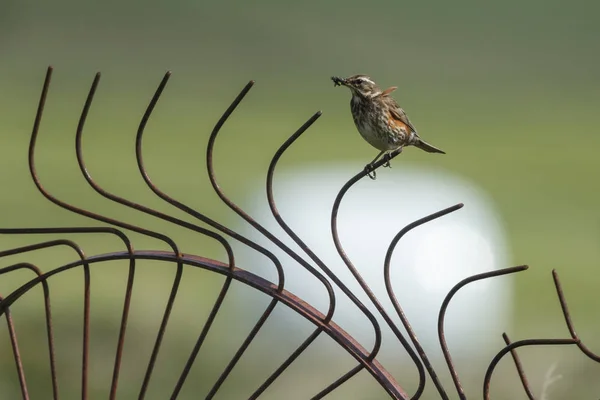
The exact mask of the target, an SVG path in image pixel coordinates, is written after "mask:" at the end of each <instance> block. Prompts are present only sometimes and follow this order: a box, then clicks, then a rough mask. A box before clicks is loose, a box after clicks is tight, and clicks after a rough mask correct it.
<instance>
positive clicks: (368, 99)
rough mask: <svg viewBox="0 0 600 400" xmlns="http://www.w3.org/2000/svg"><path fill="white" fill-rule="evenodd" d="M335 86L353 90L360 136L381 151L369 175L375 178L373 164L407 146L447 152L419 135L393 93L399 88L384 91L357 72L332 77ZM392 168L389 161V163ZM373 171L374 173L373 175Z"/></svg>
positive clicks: (370, 168) (352, 104) (355, 118)
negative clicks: (355, 73) (356, 73)
mask: <svg viewBox="0 0 600 400" xmlns="http://www.w3.org/2000/svg"><path fill="white" fill-rule="evenodd" d="M331 80H332V81H333V83H334V86H346V87H347V88H349V89H350V91H351V92H352V100H350V109H351V110H352V118H353V119H354V124H355V125H356V128H357V129H358V132H359V133H360V135H361V136H362V137H363V138H364V139H365V140H366V141H367V142H369V144H370V145H371V146H373V147H375V148H376V149H378V150H380V153H379V154H378V155H377V157H375V159H374V160H373V161H371V163H369V164H367V166H366V167H365V168H367V170H369V177H371V178H372V179H375V171H373V170H372V166H373V164H374V163H375V162H376V161H377V160H378V159H379V157H381V156H382V155H384V154H385V156H386V157H387V156H389V153H391V152H393V151H394V150H400V151H401V150H402V148H403V147H404V146H415V147H418V148H420V149H421V150H425V151H426V152H428V153H441V154H446V153H445V152H443V151H442V150H440V149H438V148H436V147H434V146H432V145H430V144H429V143H427V142H425V141H424V140H423V139H421V138H420V137H419V135H418V134H417V130H416V129H415V127H414V126H413V124H411V122H410V121H409V119H408V116H407V115H406V113H405V112H404V110H403V109H402V108H400V106H399V105H398V103H396V100H394V99H393V98H392V97H391V96H390V94H391V93H392V92H393V91H394V90H396V89H397V88H396V87H390V88H388V89H386V90H383V91H382V90H381V89H380V88H379V86H377V84H376V83H375V82H373V80H372V79H371V78H369V77H368V76H366V75H354V76H351V77H348V78H345V79H343V78H338V77H336V76H333V77H331ZM385 166H387V167H389V166H390V163H389V160H388V161H387V163H386V164H385ZM371 173H372V175H371Z"/></svg>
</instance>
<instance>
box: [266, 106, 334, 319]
mask: <svg viewBox="0 0 600 400" xmlns="http://www.w3.org/2000/svg"><path fill="white" fill-rule="evenodd" d="M321 114H322V113H321V111H318V112H316V113H315V114H313V116H312V117H310V118H309V119H308V120H307V121H306V122H305V123H304V124H302V126H301V127H300V128H298V129H297V130H296V132H294V134H293V135H292V136H290V138H289V139H288V140H286V142H285V143H284V144H283V145H282V146H281V147H280V148H279V149H278V150H277V152H276V153H275V155H274V156H273V158H272V159H271V163H270V164H269V170H268V172H267V199H268V204H269V208H270V209H271V213H272V214H273V217H274V218H275V220H276V221H277V223H278V224H279V226H281V228H283V230H284V231H285V232H286V233H287V234H288V235H289V236H290V237H291V238H292V239H293V240H294V242H296V244H298V246H300V248H301V249H302V250H303V251H304V252H305V253H306V254H307V255H308V256H309V257H310V258H311V260H313V262H314V263H315V264H317V265H318V266H319V268H321V269H322V270H323V271H324V272H325V273H326V274H327V276H329V278H331V279H332V280H334V281H335V280H338V281H339V279H337V277H336V276H335V274H333V272H331V270H330V269H329V268H328V267H327V266H326V265H325V263H324V262H323V261H321V259H319V257H317V255H316V254H315V253H314V252H313V251H312V250H311V249H310V248H309V247H308V246H307V245H306V244H305V243H304V242H303V241H302V239H300V238H299V237H298V235H296V233H295V232H294V231H293V230H292V229H291V228H290V227H289V226H288V225H287V224H286V223H285V221H284V220H283V218H281V215H280V214H279V210H277V205H276V203H275V199H274V197H273V174H274V173H275V167H276V166H277V162H278V161H279V159H280V158H281V156H282V155H283V152H284V151H285V150H287V148H289V147H290V146H291V145H292V143H294V141H295V140H296V139H297V138H298V137H300V135H302V134H303V133H304V132H305V131H306V130H307V129H308V128H310V127H311V126H312V124H314V123H315V121H316V120H317V119H319V118H320V117H321ZM301 261H302V262H300V261H298V262H299V263H300V264H301V265H302V266H303V267H304V268H305V269H306V270H307V271H308V272H310V273H311V274H312V275H313V276H314V277H315V278H317V279H318V280H320V281H321V282H322V283H323V285H324V286H325V287H326V288H327V293H328V294H329V310H328V312H327V317H326V318H325V321H323V322H325V323H327V322H329V321H330V320H331V318H332V317H333V314H334V312H335V304H336V301H335V293H334V292H333V288H332V287H331V284H330V283H329V281H328V280H327V278H325V277H324V276H323V274H321V273H320V272H319V271H317V270H316V269H315V268H313V266H312V265H310V264H309V263H307V262H305V261H304V260H303V259H302V260H301ZM336 284H337V285H338V286H340V284H341V281H339V283H338V282H336ZM340 288H342V286H340ZM342 290H343V289H342Z"/></svg>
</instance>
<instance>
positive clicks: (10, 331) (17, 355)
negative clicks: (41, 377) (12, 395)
mask: <svg viewBox="0 0 600 400" xmlns="http://www.w3.org/2000/svg"><path fill="white" fill-rule="evenodd" d="M2 301H4V297H2V296H0V304H2ZM5 314H6V324H7V325H8V335H9V336H10V345H11V347H12V351H13V357H14V358H15V366H16V367H17V375H18V377H19V385H20V386H21V396H22V397H23V400H29V393H28V392H27V382H26V381H25V371H24V370H23V363H22V362H21V354H20V353H19V344H18V343H17V333H16V332H15V326H14V324H13V320H12V316H11V315H10V310H9V309H8V308H6V311H5Z"/></svg>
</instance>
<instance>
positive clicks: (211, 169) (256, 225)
mask: <svg viewBox="0 0 600 400" xmlns="http://www.w3.org/2000/svg"><path fill="white" fill-rule="evenodd" d="M253 85H254V81H250V82H248V84H247V85H246V86H245V87H244V88H243V89H242V91H241V92H240V94H238V96H237V97H236V98H235V100H234V101H233V102H232V103H231V105H230V106H229V107H228V108H227V110H226V111H225V112H224V113H223V115H222V116H221V118H220V119H219V121H218V122H217V124H216V125H215V127H214V129H213V131H212V133H211V135H210V138H209V140H208V146H207V150H206V165H207V170H208V177H209V180H210V183H211V185H212V187H213V189H214V190H215V192H216V193H217V195H218V196H219V198H220V199H221V200H222V201H223V203H225V204H226V205H227V206H228V207H229V208H230V209H231V210H233V211H234V212H235V213H236V214H238V215H239V216H240V217H242V218H243V219H244V220H245V221H246V222H248V223H249V224H250V225H251V226H252V227H254V229H256V230H257V231H259V232H260V233H262V234H263V235H264V236H265V237H266V238H267V239H269V240H270V241H271V242H272V243H274V244H275V245H276V246H277V247H279V248H280V249H281V250H283V251H284V252H285V253H287V254H288V255H289V256H290V257H291V258H292V259H294V260H295V261H296V262H298V263H299V264H300V265H302V266H303V267H304V268H306V269H307V270H309V271H315V272H316V270H314V268H312V267H311V266H310V264H308V263H307V262H306V261H305V260H304V259H303V258H301V257H300V256H299V255H298V254H297V253H296V252H294V251H293V250H292V249H290V248H289V247H288V246H287V245H285V243H283V242H282V241H281V240H279V239H278V238H277V237H276V236H275V235H273V234H272V233H271V232H270V231H268V230H267V229H265V228H264V227H263V226H262V225H261V224H259V223H258V222H257V221H256V220H255V219H253V218H252V217H251V216H250V215H248V214H247V213H246V212H244V211H243V210H242V209H241V208H240V207H238V206H237V205H236V204H235V203H234V202H233V201H231V200H230V199H229V198H228V197H227V196H226V195H225V193H224V192H223V190H222V189H221V187H220V186H219V184H218V182H217V180H216V177H215V171H214V167H213V161H212V158H213V150H214V144H215V141H216V138H217V135H218V133H219V132H220V130H221V127H222V126H223V124H224V123H225V122H226V121H227V119H228V118H229V116H230V115H231V114H232V113H233V111H234V110H235V109H236V108H237V106H238V105H239V103H240V102H241V101H242V100H243V99H244V97H245V96H246V94H247V93H248V92H249V91H250V88H252V86H253ZM325 281H326V280H325ZM322 282H323V281H322ZM324 284H325V283H324ZM325 285H326V288H327V290H328V293H329V294H330V303H329V311H328V316H327V317H328V318H330V317H331V315H333V311H334V309H333V308H332V305H335V303H334V301H335V298H332V297H331V294H332V293H333V291H330V284H329V282H327V283H326V284H325ZM329 314H331V315H329ZM301 347H302V345H301Z"/></svg>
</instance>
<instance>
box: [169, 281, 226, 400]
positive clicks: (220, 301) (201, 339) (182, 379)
mask: <svg viewBox="0 0 600 400" xmlns="http://www.w3.org/2000/svg"><path fill="white" fill-rule="evenodd" d="M230 284H231V277H230V276H228V277H227V279H225V283H224V284H223V287H222V288H221V292H220V293H219V296H218V297H217V301H215V304H214V305H213V308H212V310H211V311H210V314H209V316H208V319H207V321H206V323H205V324H204V327H203V328H202V332H201V333H200V336H199V337H198V340H197V341H196V345H195V346H194V349H193V350H192V353H191V354H190V357H189V358H188V361H187V362H186V364H185V367H184V368H183V372H182V373H181V375H180V376H179V379H178V380H177V384H176V385H175V389H174V390H173V394H171V399H172V400H174V399H176V398H177V396H179V392H180V391H181V388H182V387H183V384H184V383H185V380H186V379H187V376H188V374H189V373H190V370H191V369H192V365H194V361H195V360H196V356H197V355H198V352H199V351H200V348H201V347H202V344H203V343H204V339H205V338H206V335H208V332H209V330H210V327H211V326H212V323H213V321H214V319H215V317H216V316H217V313H218V312H219V309H220V308H221V305H222V304H223V300H225V295H226V294H227V291H228V290H229V286H230Z"/></svg>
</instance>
